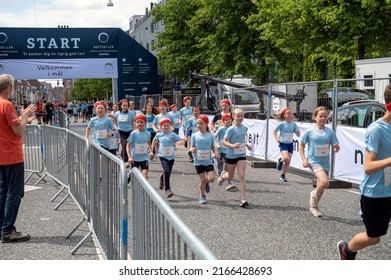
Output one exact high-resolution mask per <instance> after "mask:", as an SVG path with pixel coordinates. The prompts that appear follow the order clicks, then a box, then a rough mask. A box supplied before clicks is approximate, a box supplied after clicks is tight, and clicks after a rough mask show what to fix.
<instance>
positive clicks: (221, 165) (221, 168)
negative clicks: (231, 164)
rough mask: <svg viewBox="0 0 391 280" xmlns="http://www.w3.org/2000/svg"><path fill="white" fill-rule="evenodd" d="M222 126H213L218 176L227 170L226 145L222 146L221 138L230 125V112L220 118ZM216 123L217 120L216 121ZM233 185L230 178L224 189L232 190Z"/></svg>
mask: <svg viewBox="0 0 391 280" xmlns="http://www.w3.org/2000/svg"><path fill="white" fill-rule="evenodd" d="M221 121H222V124H223V125H222V126H220V127H217V126H214V128H215V129H216V128H217V130H216V132H215V140H216V144H215V145H216V147H217V153H218V154H219V155H220V158H218V159H216V160H217V174H218V175H219V176H221V174H222V173H223V172H224V173H226V172H227V170H228V169H227V159H226V155H227V149H228V148H227V147H226V146H224V144H223V139H224V135H225V132H226V131H227V129H228V128H229V127H230V126H231V124H232V117H231V114H229V113H228V114H225V115H223V117H222V119H221ZM216 124H217V122H216ZM235 188H236V187H235V185H234V184H232V182H231V180H229V179H228V180H227V185H226V187H225V189H226V190H227V191H228V190H233V189H235Z"/></svg>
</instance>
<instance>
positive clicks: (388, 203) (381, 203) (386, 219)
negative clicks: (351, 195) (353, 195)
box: [360, 195, 391, 238]
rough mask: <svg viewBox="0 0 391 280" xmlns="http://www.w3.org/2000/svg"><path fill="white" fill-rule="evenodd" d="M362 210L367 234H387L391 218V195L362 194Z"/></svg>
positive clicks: (376, 235)
mask: <svg viewBox="0 0 391 280" xmlns="http://www.w3.org/2000/svg"><path fill="white" fill-rule="evenodd" d="M360 203H361V211H362V218H363V222H364V225H365V229H366V232H367V235H368V236H369V237H372V238H374V237H380V236H383V235H386V233H387V230H388V224H389V223H390V219H391V197H382V198H371V197H367V196H363V195H362V196H361V199H360Z"/></svg>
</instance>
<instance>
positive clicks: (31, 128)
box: [23, 125, 45, 185]
mask: <svg viewBox="0 0 391 280" xmlns="http://www.w3.org/2000/svg"><path fill="white" fill-rule="evenodd" d="M42 137H43V136H42V131H41V127H40V126H39V125H28V126H27V128H26V131H25V132H24V134H23V154H24V168H25V171H26V172H29V174H28V175H27V177H26V179H25V180H24V183H26V182H27V181H29V180H30V179H31V178H32V176H33V175H34V174H35V175H38V176H39V180H38V182H37V183H36V184H35V185H38V184H39V182H40V181H41V179H42V178H43V177H44V176H41V173H42V172H43V171H44V168H45V162H44V156H43V145H42V143H43V141H42Z"/></svg>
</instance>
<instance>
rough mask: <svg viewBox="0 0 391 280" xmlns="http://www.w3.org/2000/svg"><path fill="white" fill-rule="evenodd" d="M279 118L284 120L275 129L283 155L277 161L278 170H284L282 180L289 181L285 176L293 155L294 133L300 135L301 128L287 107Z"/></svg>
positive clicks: (274, 132) (274, 133)
mask: <svg viewBox="0 0 391 280" xmlns="http://www.w3.org/2000/svg"><path fill="white" fill-rule="evenodd" d="M277 118H278V119H280V120H282V121H283V122H281V123H280V124H279V125H278V126H277V127H276V129H275V130H273V135H274V138H275V139H276V141H277V143H278V146H279V147H280V152H281V157H280V158H279V159H278V161H277V170H278V171H282V172H281V176H280V181H282V182H288V180H287V179H286V177H285V174H286V172H287V171H288V168H289V165H290V164H291V159H292V155H293V135H294V134H296V136H297V137H300V130H299V128H298V126H297V124H296V123H295V122H293V118H294V116H293V114H292V111H291V109H289V108H285V109H284V110H282V112H281V114H279V115H277Z"/></svg>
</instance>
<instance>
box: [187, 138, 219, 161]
mask: <svg viewBox="0 0 391 280" xmlns="http://www.w3.org/2000/svg"><path fill="white" fill-rule="evenodd" d="M190 146H192V147H195V153H194V154H193V156H194V165H195V166H200V165H203V166H208V165H211V164H212V153H211V148H212V147H214V146H215V142H214V137H213V134H211V133H209V132H206V133H201V132H199V131H198V132H197V133H194V134H192V135H191V139H190Z"/></svg>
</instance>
